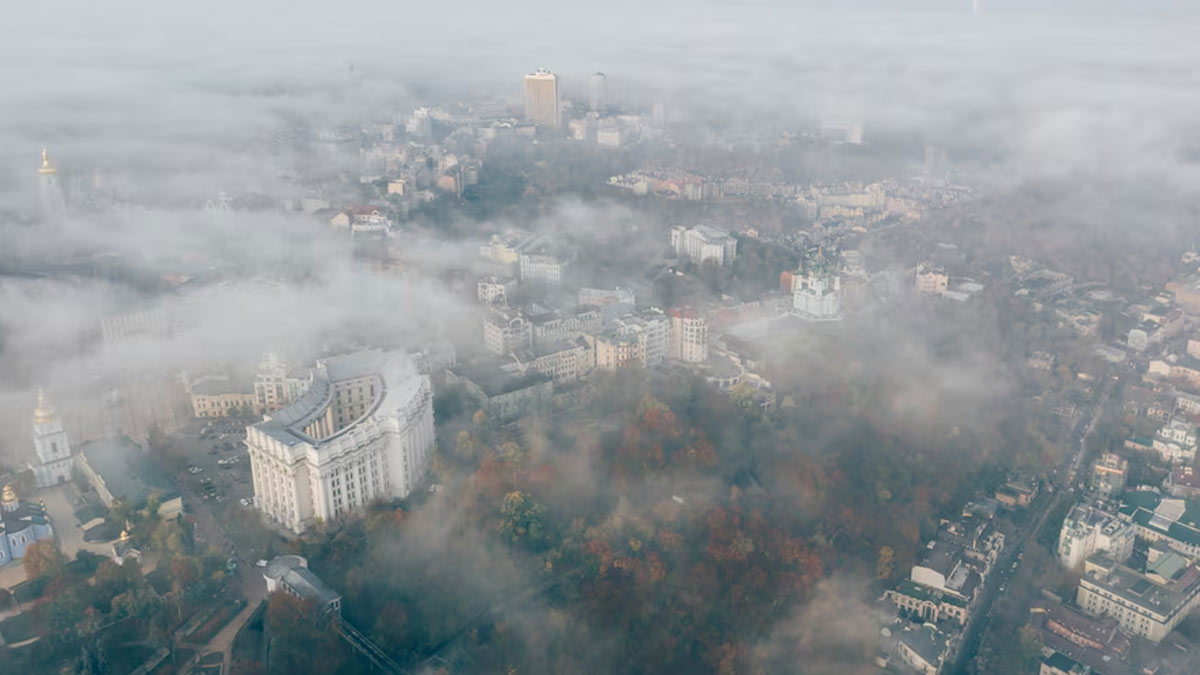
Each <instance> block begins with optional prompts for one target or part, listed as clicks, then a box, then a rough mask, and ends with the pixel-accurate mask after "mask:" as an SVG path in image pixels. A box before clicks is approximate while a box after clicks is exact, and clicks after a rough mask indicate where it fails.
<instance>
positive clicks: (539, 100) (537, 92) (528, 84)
mask: <svg viewBox="0 0 1200 675" xmlns="http://www.w3.org/2000/svg"><path fill="white" fill-rule="evenodd" d="M525 119H527V120H529V121H531V122H537V123H538V124H545V125H548V126H552V127H554V128H555V129H557V128H558V126H559V124H560V123H561V122H562V113H561V111H560V110H559V100H558V75H555V74H554V73H552V72H550V71H549V70H546V69H544V68H538V69H537V70H535V71H533V72H532V73H530V74H528V75H526V76H525Z"/></svg>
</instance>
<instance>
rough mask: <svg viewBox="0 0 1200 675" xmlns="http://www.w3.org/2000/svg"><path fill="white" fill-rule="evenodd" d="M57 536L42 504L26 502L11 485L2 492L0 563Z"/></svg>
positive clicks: (18, 558)
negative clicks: (31, 546)
mask: <svg viewBox="0 0 1200 675" xmlns="http://www.w3.org/2000/svg"><path fill="white" fill-rule="evenodd" d="M53 537H54V528H52V527H51V526H50V519H49V518H48V517H47V516H46V507H45V506H43V505H42V504H32V503H30V502H23V501H21V500H20V499H18V498H17V493H16V492H15V491H14V490H13V488H12V486H11V485H5V486H4V490H3V492H2V493H0V567H3V566H5V565H7V564H9V563H11V562H13V561H14V560H20V559H21V558H24V557H25V549H27V548H29V546H30V545H32V544H34V543H36V542H39V541H42V540H45V539H52V538H53Z"/></svg>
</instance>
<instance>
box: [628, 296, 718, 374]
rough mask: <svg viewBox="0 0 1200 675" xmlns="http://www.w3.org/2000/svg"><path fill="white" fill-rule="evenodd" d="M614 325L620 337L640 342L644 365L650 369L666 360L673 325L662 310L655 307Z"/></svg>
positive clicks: (631, 315) (629, 316)
mask: <svg viewBox="0 0 1200 675" xmlns="http://www.w3.org/2000/svg"><path fill="white" fill-rule="evenodd" d="M612 325H613V328H614V329H615V330H616V331H617V333H618V334H619V335H623V336H626V337H632V338H635V339H636V340H637V341H638V343H639V344H640V349H641V353H642V355H643V363H642V365H644V366H646V367H647V368H649V367H652V366H657V365H659V364H660V363H662V362H663V361H664V360H666V358H667V354H668V353H669V351H670V340H671V329H672V325H673V323H672V322H671V321H669V320H668V319H667V315H666V314H664V313H663V311H662V310H660V309H657V308H653V307H652V308H648V309H644V310H642V311H640V312H638V313H636V314H630V315H628V316H624V317H621V318H619V319H616V320H614V321H613V322H612ZM706 334H707V333H706Z"/></svg>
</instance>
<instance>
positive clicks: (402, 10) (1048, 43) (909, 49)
mask: <svg viewBox="0 0 1200 675" xmlns="http://www.w3.org/2000/svg"><path fill="white" fill-rule="evenodd" d="M1198 4H1200V3H1192V2H1170V1H1166V0H1158V1H1148V0H1139V1H1114V0H1110V1H1108V2H1085V1H1083V0H1050V1H1035V0H1020V1H1004V2H1002V1H1000V0H991V1H989V0H982V2H981V6H982V11H981V12H980V13H979V14H978V15H975V14H972V13H971V12H970V5H971V2H970V0H962V1H958V0H909V1H907V2H896V1H884V0H877V1H868V0H859V1H857V2H849V3H847V2H837V3H833V2H829V3H816V2H809V3H797V2H751V3H695V2H668V3H653V4H649V3H637V2H631V1H629V0H620V1H619V2H615V3H591V4H587V5H583V6H575V5H572V4H569V3H561V2H538V3H492V2H486V3H485V2H467V3H454V4H452V5H437V4H424V5H415V4H413V3H396V2H385V1H383V0H344V1H341V2H320V3H315V2H294V1H289V2H283V1H281V0H280V1H270V2H255V1H253V0H241V1H233V0H214V1H210V2H204V3H164V2H161V1H150V0H124V1H120V0H118V1H116V2H111V3H97V2H92V1H91V0H64V1H63V2H57V3H50V4H48V3H8V4H7V5H6V7H5V8H4V10H3V12H2V14H0V92H3V96H2V98H0V217H2V214H5V213H13V212H24V211H26V210H27V208H28V207H29V206H30V205H31V204H35V202H36V200H35V197H36V191H35V187H36V173H35V171H36V168H37V166H38V161H39V157H38V153H39V151H40V148H41V147H42V146H43V145H45V146H48V147H49V148H50V151H51V156H52V158H53V160H54V161H55V163H56V164H57V165H58V166H59V167H60V168H61V169H62V171H63V174H62V175H63V176H64V177H70V176H71V175H78V174H79V173H81V172H85V171H86V172H90V171H93V170H94V171H96V172H97V175H98V176H100V177H102V178H103V180H104V181H105V183H106V185H108V186H112V187H118V188H126V189H128V188H141V189H142V190H143V192H144V193H145V194H148V195H162V196H163V197H165V198H169V199H168V200H166V201H167V202H168V203H170V204H173V205H176V206H173V207H171V208H182V207H179V206H178V205H180V204H183V205H199V204H202V203H203V202H204V201H205V200H207V199H211V198H213V197H214V196H215V195H216V193H217V192H218V191H220V190H226V191H229V192H231V193H234V194H244V193H247V192H253V191H259V192H263V193H266V194H271V195H279V194H281V193H286V192H287V191H288V190H292V189H294V188H295V186H293V185H291V184H290V178H288V175H287V172H288V171H289V170H290V169H291V168H292V167H290V166H287V165H286V162H285V161H283V160H285V159H286V158H277V157H276V158H272V157H268V156H266V153H265V152H264V150H263V148H264V147H265V144H266V143H267V141H269V139H270V138H271V137H272V134H274V133H275V132H277V131H278V130H279V129H280V128H281V127H282V126H283V125H284V123H285V121H286V120H293V119H304V120H308V121H310V122H311V123H312V124H314V125H318V126H319V125H333V124H339V123H346V122H362V121H371V120H372V119H382V120H387V119H396V118H397V117H398V116H402V115H404V114H406V113H408V112H409V111H411V109H412V108H413V106H415V105H419V104H421V103H424V102H425V98H424V97H425V96H427V95H428V96H433V97H435V98H437V99H438V100H453V97H464V98H466V99H468V100H469V99H493V98H495V97H503V98H508V99H510V100H512V101H514V102H515V101H517V100H519V94H520V78H521V75H522V74H523V73H525V72H527V71H529V70H531V69H532V68H534V67H538V66H546V67H550V68H552V69H554V70H556V71H558V72H560V73H561V74H562V76H563V78H564V88H565V90H566V92H567V93H568V94H576V95H579V94H582V93H583V92H584V89H583V86H584V85H583V83H584V81H585V78H586V76H587V74H589V73H591V72H593V71H596V70H601V71H604V72H606V73H607V74H608V76H609V83H610V89H611V91H612V92H614V94H615V95H617V96H627V97H630V98H635V97H636V98H637V99H638V102H642V103H645V102H648V101H651V100H665V101H668V102H669V103H670V104H671V105H672V106H673V108H674V109H675V110H676V111H678V114H679V116H680V117H681V118H685V119H691V120H706V119H712V120H714V121H716V120H720V121H732V122H735V123H737V124H740V125H743V126H745V127H747V128H759V127H763V126H767V125H772V126H777V127H787V126H789V125H792V124H795V125H797V126H798V125H802V124H805V123H807V122H809V121H811V120H860V121H862V122H863V123H864V125H865V127H866V132H867V137H868V139H869V138H870V137H871V135H872V134H874V135H876V137H880V136H882V135H887V134H892V135H894V136H897V137H905V138H913V139H916V142H917V144H918V145H919V144H920V143H922V142H930V143H936V144H940V145H944V146H947V147H949V148H950V149H951V151H952V153H953V154H954V155H955V157H956V159H957V161H959V162H960V163H961V164H962V165H963V166H965V167H967V168H969V169H970V170H971V172H972V177H973V179H975V180H977V181H980V182H981V183H982V184H983V185H984V186H985V187H990V188H992V190H993V194H997V195H1004V194H1006V191H1014V192H1015V191H1017V190H1020V189H1021V188H1022V187H1025V186H1028V185H1031V184H1033V185H1044V184H1050V185H1054V186H1056V191H1055V192H1054V196H1053V198H1052V200H1051V201H1050V202H1048V203H1047V204H1045V205H1044V207H1043V208H1040V209H1039V210H1038V213H1039V214H1040V215H1041V216H1042V217H1049V218H1051V219H1053V220H1055V221H1056V222H1057V220H1059V219H1061V220H1062V221H1064V222H1066V221H1074V222H1075V226H1077V227H1079V228H1082V229H1081V230H1080V231H1081V232H1084V233H1087V232H1088V231H1089V229H1090V232H1092V233H1101V232H1105V233H1111V232H1141V231H1144V230H1148V229H1153V228H1164V227H1165V228H1168V229H1166V230H1164V231H1177V230H1178V228H1180V227H1182V226H1184V225H1187V224H1191V223H1193V222H1194V221H1192V220H1187V219H1186V218H1185V216H1186V215H1187V214H1188V213H1190V212H1189V211H1188V209H1192V208H1193V207H1192V206H1191V205H1192V204H1195V203H1196V201H1195V198H1196V197H1198V196H1200V195H1198V194H1197V192H1200V141H1198V140H1197V139H1198V138H1200V117H1198V116H1197V115H1196V111H1197V110H1200V69H1197V68H1196V64H1197V63H1200V40H1197V39H1196V36H1197V35H1200V23H1198V22H1197V16H1196V12H1197V7H1196V5H1198ZM351 64H353V66H354V73H355V74H354V78H353V79H352V78H351V77H350V72H351V69H350V66H351ZM914 159H915V158H914ZM598 213H600V212H597V213H595V214H588V213H585V214H583V217H584V218H593V219H594V218H602V217H604V216H602V215H598ZM1193 215H1194V214H1193ZM267 221H269V223H268V222H267ZM256 222H258V223H259V225H257V226H254V227H242V228H239V229H237V230H236V231H230V232H225V231H223V230H221V229H220V228H216V229H212V228H211V226H210V225H209V224H207V223H208V221H205V220H202V216H201V215H200V214H198V213H196V212H195V211H194V209H193V210H191V211H188V210H177V211H157V210H149V209H148V210H134V211H131V212H122V213H118V214H109V215H106V216H104V217H100V218H95V219H91V220H85V221H82V222H77V223H75V227H74V230H73V231H71V232H69V235H70V236H68V237H66V238H64V239H60V240H55V244H56V245H59V244H60V242H61V245H62V246H67V247H69V246H73V245H78V246H81V247H91V246H95V245H96V243H97V242H108V243H109V244H111V246H112V247H113V248H115V249H117V250H120V251H123V252H137V253H138V254H139V256H142V257H144V259H145V260H144V262H145V263H146V264H148V265H151V266H152V267H153V266H155V265H160V264H161V266H162V268H163V271H173V269H174V266H175V265H177V263H178V261H179V260H180V259H184V258H192V259H195V258H204V257H205V256H211V257H214V258H217V257H222V256H227V255H228V254H229V252H230V251H231V250H234V251H237V250H241V251H248V250H250V251H264V252H266V253H267V254H268V256H269V257H273V258H275V259H283V258H284V257H285V256H291V255H296V256H300V257H301V258H302V259H303V260H306V261H313V260H315V261H319V260H320V258H321V253H320V250H319V248H318V246H317V244H318V243H319V242H318V241H312V242H306V243H308V244H310V246H309V247H308V248H307V249H305V250H302V251H297V250H296V249H295V248H294V247H293V244H292V243H291V242H290V241H289V237H290V235H289V232H290V231H289V230H288V227H290V226H291V225H292V224H293V221H288V220H287V219H284V218H282V217H281V218H265V219H260V220H259V221H256ZM243 224H245V222H244V221H243ZM1170 228H1174V229H1170ZM29 234H30V237H28V238H26V240H24V241H22V242H21V245H23V246H40V245H42V244H44V241H43V238H41V237H40V236H34V235H37V234H38V233H37V232H32V233H29ZM322 275H323V276H322V277H321V278H322V280H323V283H322V284H321V285H319V286H316V287H311V286H310V287H305V288H303V289H292V291H293V292H294V294H293V295H287V294H286V293H285V294H284V295H285V296H286V297H280V293H281V291H279V290H278V289H273V290H269V291H263V290H262V289H261V288H257V287H255V288H254V289H251V290H249V291H244V292H243V291H241V290H239V291H238V293H236V294H235V296H236V297H232V298H229V299H223V298H220V297H214V296H212V295H206V296H204V297H202V298H187V299H186V300H188V301H189V303H190V304H189V303H184V305H185V306H186V307H189V308H191V310H189V311H193V314H192V325H193V326H196V327H197V328H196V330H195V331H193V332H192V333H190V336H191V339H192V342H188V343H184V344H183V345H182V346H181V345H179V344H176V345H174V346H173V347H172V348H171V349H168V350H166V352H165V355H164V358H167V356H168V355H173V354H178V353H180V352H186V351H188V349H189V347H191V346H194V345H198V344H204V345H215V346H219V347H220V348H221V349H220V352H221V354H222V355H223V356H224V355H228V354H232V353H235V352H236V351H238V350H239V349H244V348H246V345H247V344H248V343H251V342H254V341H261V340H262V339H266V338H267V337H269V336H268V335H265V334H258V333H254V334H252V335H250V336H249V337H248V338H247V339H246V340H241V341H239V340H234V339H233V338H231V337H230V336H229V335H228V334H227V332H225V331H222V330H217V331H215V332H214V331H213V329H212V328H211V327H206V326H205V325H204V320H203V318H204V317H206V316H211V317H214V321H215V320H216V318H218V317H222V316H224V317H225V318H228V316H229V314H230V313H231V311H230V309H229V308H234V307H235V308H239V311H240V310H244V311H245V314H246V315H247V316H253V317H256V318H262V317H263V316H264V312H266V313H268V314H269V310H270V308H275V309H276V310H278V311H279V312H280V317H281V319H282V323H281V324H280V326H278V327H277V328H280V329H282V328H283V327H286V328H292V327H294V324H292V323H290V322H289V321H287V318H288V316H291V315H288V316H285V315H286V314H287V313H288V312H293V311H294V308H296V307H301V306H310V307H311V306H320V307H323V308H324V311H322V312H317V313H316V314H315V315H314V316H316V317H317V318H318V320H317V321H314V322H313V323H314V325H316V326H320V327H322V328H323V327H326V326H328V325H332V324H336V323H337V322H339V321H342V320H345V319H346V318H347V316H353V318H356V319H360V320H381V321H385V322H386V321H387V320H388V319H389V317H394V316H395V315H394V314H386V313H384V314H381V313H380V312H379V311H378V309H377V308H374V307H371V306H370V305H369V303H361V302H356V301H355V300H356V299H358V298H361V295H362V294H361V293H360V291H359V289H361V288H363V287H364V286H370V287H375V285H374V282H373V280H372V279H370V278H369V277H367V278H364V277H363V276H362V275H359V274H357V273H354V274H351V273H348V272H347V270H346V268H345V267H343V266H341V265H340V263H331V264H330V265H328V266H327V267H326V268H325V269H323V271H322ZM389 283H390V284H391V285H390V286H388V288H390V289H391V290H392V291H393V292H394V293H395V295H394V296H389V297H390V298H392V301H391V302H387V303H385V306H387V307H388V310H389V311H390V307H391V306H398V305H400V304H403V303H404V302H408V301H410V300H411V301H412V302H420V303H421V304H420V305H419V306H422V307H433V306H437V307H443V308H449V309H450V311H449V314H451V315H452V317H451V318H452V320H456V321H461V320H462V316H463V312H465V311H466V309H465V308H463V307H461V306H458V305H455V304H454V303H451V302H442V303H439V302H437V300H438V299H441V298H442V296H440V295H438V293H441V292H442V291H440V290H438V289H434V290H432V291H431V290H430V289H429V288H427V287H425V286H421V285H419V284H414V283H412V282H409V281H394V280H393V281H391V282H389ZM431 298H432V299H433V300H432V301H431V300H430V299H431ZM0 299H3V301H4V305H3V306H2V307H0V326H3V327H4V328H6V329H7V330H8V335H7V345H8V347H7V353H0V372H5V371H4V370H3V367H4V365H5V363H4V359H9V360H10V361H9V364H8V365H9V366H10V368H9V369H8V370H7V371H6V372H7V373H8V374H13V373H14V372H18V373H20V375H21V377H19V378H17V379H16V380H14V381H13V383H10V384H9V385H7V386H9V387H11V388H14V391H15V393H16V394H19V395H20V396H26V395H27V394H28V387H29V386H30V384H31V382H30V380H29V379H28V378H30V377H33V374H32V373H31V372H30V371H29V368H28V366H29V364H28V362H27V361H28V359H30V358H31V356H30V355H31V354H33V353H38V354H39V358H41V357H44V355H45V352H46V351H47V350H50V351H54V350H59V351H67V352H69V351H70V349H72V343H71V342H70V340H69V339H67V338H69V337H71V336H75V335H77V334H81V333H86V331H87V330H93V329H94V328H95V322H96V320H97V314H98V312H101V311H102V310H104V311H107V310H109V309H113V308H119V307H120V306H121V305H122V303H125V302H128V301H129V299H128V297H127V296H126V295H124V294H122V293H120V292H116V291H113V289H105V288H87V287H83V286H79V285H72V284H66V285H60V286H55V285H54V284H53V283H52V282H37V283H31V282H17V281H8V282H0ZM51 299H53V302H51ZM51 305H52V306H51ZM197 308H199V309H197ZM49 310H53V315H54V317H55V319H54V321H55V323H54V326H55V327H56V330H55V331H54V332H52V333H51V334H49V335H47V334H46V333H44V332H40V331H43V330H44V328H45V326H44V325H42V324H41V322H40V321H39V314H38V313H39V312H45V311H49ZM73 321H74V322H75V324H74V325H72V322H73ZM31 327H36V328H38V330H31ZM250 338H253V339H250ZM12 359H17V360H20V361H21V364H20V365H21V367H20V368H18V369H17V370H16V371H14V370H12V368H11V366H12V365H13V363H12ZM120 363H123V361H120V360H116V361H113V362H112V364H120ZM112 364H110V365H112ZM57 366H58V367H57V369H56V373H55V374H53V375H49V376H45V377H43V378H42V379H43V380H49V381H54V382H62V380H63V375H64V373H69V372H71V369H72V364H71V362H70V361H65V362H62V361H60V362H58V363H57ZM114 367H115V366H114ZM0 393H2V392H0Z"/></svg>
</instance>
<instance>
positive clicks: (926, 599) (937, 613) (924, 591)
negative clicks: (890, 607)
mask: <svg viewBox="0 0 1200 675" xmlns="http://www.w3.org/2000/svg"><path fill="white" fill-rule="evenodd" d="M883 597H884V599H885V600H888V601H890V602H892V603H893V604H894V605H896V607H898V608H900V609H902V610H904V611H905V612H907V613H908V615H909V616H911V617H916V618H919V619H920V620H921V621H923V622H926V623H932V624H940V623H942V622H943V621H946V620H947V619H954V620H955V621H957V622H958V624H959V625H960V626H965V625H966V622H967V601H966V600H964V599H963V598H961V597H959V596H957V595H954V594H952V593H944V592H942V591H939V590H937V589H935V588H930V587H928V586H923V585H921V584H918V583H916V582H914V581H911V580H908V579H905V580H902V581H901V582H900V583H898V584H896V588H894V589H890V590H888V591H885V592H884V594H883Z"/></svg>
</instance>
